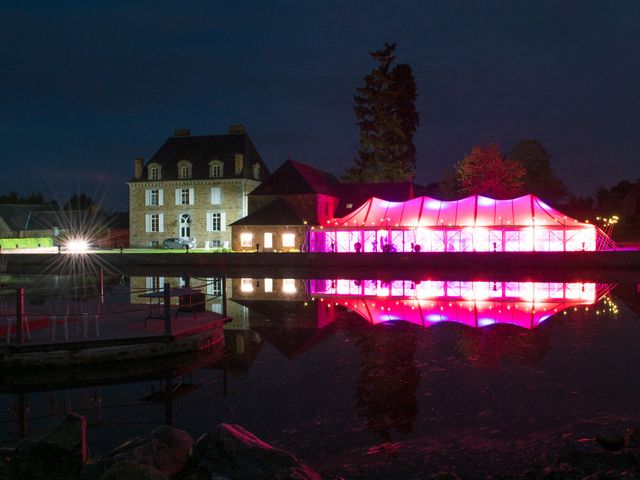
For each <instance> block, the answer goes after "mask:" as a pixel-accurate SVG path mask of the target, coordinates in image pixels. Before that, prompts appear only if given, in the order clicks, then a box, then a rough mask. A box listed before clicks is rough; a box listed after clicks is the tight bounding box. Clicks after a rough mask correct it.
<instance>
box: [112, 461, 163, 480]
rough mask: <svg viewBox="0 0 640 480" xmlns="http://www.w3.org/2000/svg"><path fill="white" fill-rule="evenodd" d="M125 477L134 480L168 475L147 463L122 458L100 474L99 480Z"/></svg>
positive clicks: (149, 479)
mask: <svg viewBox="0 0 640 480" xmlns="http://www.w3.org/2000/svg"><path fill="white" fill-rule="evenodd" d="M125 478H126V479H135V480H168V478H169V477H167V476H166V475H165V474H164V473H162V472H161V471H159V470H157V469H155V468H153V467H150V466H149V465H143V464H140V463H137V462H134V461H132V460H123V461H121V462H117V463H114V464H113V465H111V466H110V467H109V468H107V470H105V472H104V473H103V474H102V475H100V480H123V479H125Z"/></svg>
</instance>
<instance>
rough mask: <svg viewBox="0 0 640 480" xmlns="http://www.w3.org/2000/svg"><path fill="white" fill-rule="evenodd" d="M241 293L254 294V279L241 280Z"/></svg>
mask: <svg viewBox="0 0 640 480" xmlns="http://www.w3.org/2000/svg"><path fill="white" fill-rule="evenodd" d="M240 291H241V292H253V279H252V278H241V279H240Z"/></svg>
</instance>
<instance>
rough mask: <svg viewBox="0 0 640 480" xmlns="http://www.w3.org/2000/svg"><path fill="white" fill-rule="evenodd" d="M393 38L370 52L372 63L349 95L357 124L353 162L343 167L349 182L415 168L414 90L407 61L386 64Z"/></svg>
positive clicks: (406, 176) (401, 175)
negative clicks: (351, 98)
mask: <svg viewBox="0 0 640 480" xmlns="http://www.w3.org/2000/svg"><path fill="white" fill-rule="evenodd" d="M395 49H396V45H395V43H394V44H391V45H390V44H385V47H384V48H383V49H382V50H378V51H375V52H372V53H371V56H372V57H373V58H374V60H376V62H378V66H377V67H376V68H374V69H373V71H372V72H371V73H370V74H369V75H367V76H366V77H365V79H364V81H365V84H364V87H360V88H358V89H357V95H355V96H354V101H355V106H354V111H355V114H356V118H357V122H356V123H357V125H358V127H360V148H359V149H358V157H357V158H356V159H355V164H354V165H353V166H352V167H349V168H348V169H347V171H346V174H345V176H344V179H345V180H346V181H350V182H397V181H407V180H411V179H412V178H413V177H414V175H415V171H416V148H415V145H414V144H413V136H414V134H415V132H416V130H417V128H418V125H419V124H420V117H419V115H418V112H417V110H416V107H415V101H416V98H417V96H418V93H417V88H416V82H415V79H414V78H413V72H412V70H411V67H410V66H409V65H406V64H400V65H395V66H392V64H393V62H394V61H395Z"/></svg>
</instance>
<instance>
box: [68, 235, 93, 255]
mask: <svg viewBox="0 0 640 480" xmlns="http://www.w3.org/2000/svg"><path fill="white" fill-rule="evenodd" d="M64 249H65V251H66V252H67V253H77V254H83V253H87V252H88V251H89V242H88V241H87V240H85V239H84V238H71V239H69V240H67V241H66V243H65V246H64Z"/></svg>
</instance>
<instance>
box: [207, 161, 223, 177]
mask: <svg viewBox="0 0 640 480" xmlns="http://www.w3.org/2000/svg"><path fill="white" fill-rule="evenodd" d="M223 165H224V164H223V163H222V162H221V161H220V160H213V161H211V162H209V178H222V175H223V173H224V171H223Z"/></svg>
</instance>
